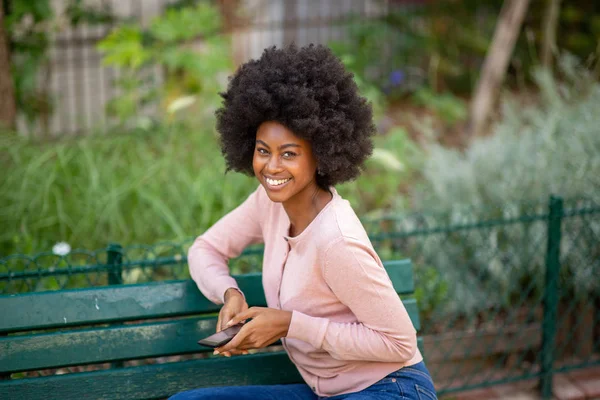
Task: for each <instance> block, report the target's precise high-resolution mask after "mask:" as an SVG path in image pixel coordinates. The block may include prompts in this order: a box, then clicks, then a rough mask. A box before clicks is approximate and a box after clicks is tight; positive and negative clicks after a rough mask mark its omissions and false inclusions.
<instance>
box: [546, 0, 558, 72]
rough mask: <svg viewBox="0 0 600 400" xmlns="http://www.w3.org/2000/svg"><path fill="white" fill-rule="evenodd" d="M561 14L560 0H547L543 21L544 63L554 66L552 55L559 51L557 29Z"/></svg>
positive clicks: (547, 65) (548, 66) (547, 66)
mask: <svg viewBox="0 0 600 400" xmlns="http://www.w3.org/2000/svg"><path fill="white" fill-rule="evenodd" d="M559 14H560V0H547V4H546V11H545V14H544V21H543V42H542V65H543V66H544V67H546V68H550V67H551V66H552V55H553V54H555V53H556V52H557V50H558V49H557V47H556V31H557V29H558V17H559Z"/></svg>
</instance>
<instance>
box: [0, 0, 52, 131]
mask: <svg viewBox="0 0 600 400" xmlns="http://www.w3.org/2000/svg"><path fill="white" fill-rule="evenodd" d="M10 6H11V7H10V10H9V11H10V13H8V14H7V15H6V18H5V23H6V29H7V31H8V33H9V35H10V42H11V43H10V45H11V52H12V54H11V63H12V69H11V73H12V76H13V80H14V85H15V94H16V101H17V109H18V110H19V111H20V112H21V113H23V115H24V116H25V118H26V120H27V122H28V123H29V124H33V123H34V122H35V121H36V118H37V117H38V116H39V115H48V114H49V113H50V112H51V101H50V95H49V93H48V92H47V91H46V90H43V89H42V87H41V85H40V82H39V74H40V69H41V68H42V67H44V66H45V65H46V64H47V62H48V54H47V50H48V46H49V43H50V42H49V40H48V33H49V31H50V21H51V20H52V18H53V17H54V13H53V11H52V7H51V6H50V2H49V0H40V1H26V0H15V1H12V2H10Z"/></svg>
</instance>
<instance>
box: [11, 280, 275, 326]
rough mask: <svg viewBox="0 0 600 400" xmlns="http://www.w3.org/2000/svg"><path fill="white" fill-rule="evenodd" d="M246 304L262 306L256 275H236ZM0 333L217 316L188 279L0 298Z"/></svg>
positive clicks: (260, 289)
mask: <svg viewBox="0 0 600 400" xmlns="http://www.w3.org/2000/svg"><path fill="white" fill-rule="evenodd" d="M236 279H237V281H238V284H239V286H240V288H241V289H242V290H243V291H244V294H245V296H246V299H247V300H248V303H252V304H254V305H261V306H266V300H265V296H264V293H263V291H262V280H261V279H262V277H261V274H248V275H241V276H237V277H236ZM0 304H2V307H3V309H5V310H10V311H9V312H6V313H5V314H4V315H3V317H2V319H0V332H16V331H26V330H34V329H51V328H61V327H71V326H80V325H89V324H94V323H106V322H119V321H128V320H141V319H149V318H160V317H173V316H179V315H190V314H200V313H211V312H218V311H219V309H220V306H218V305H215V304H213V303H212V302H210V301H209V300H208V299H206V298H205V297H204V296H203V295H202V294H201V293H200V291H199V290H198V287H197V286H196V284H195V283H194V282H193V281H191V280H186V281H177V282H153V283H146V284H137V285H118V286H104V287H96V288H86V289H74V290H63V291H55V292H54V291H53V292H40V293H28V294H21V295H9V296H0Z"/></svg>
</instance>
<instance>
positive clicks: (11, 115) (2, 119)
mask: <svg viewBox="0 0 600 400" xmlns="http://www.w3.org/2000/svg"><path fill="white" fill-rule="evenodd" d="M7 3H8V2H7ZM10 70H11V68H10V47H9V36H8V32H7V31H6V29H5V24H4V2H3V1H2V0H0V124H1V125H4V126H5V127H8V128H10V129H14V128H15V125H16V119H17V105H16V98H15V87H14V85H13V81H12V75H11V73H10Z"/></svg>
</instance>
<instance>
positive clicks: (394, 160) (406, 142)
mask: <svg viewBox="0 0 600 400" xmlns="http://www.w3.org/2000/svg"><path fill="white" fill-rule="evenodd" d="M374 145H375V149H374V151H373V155H372V156H371V158H369V159H368V160H367V163H366V168H365V171H364V172H363V174H362V175H361V176H360V177H359V178H358V179H357V180H355V181H352V182H348V183H345V184H343V185H340V187H339V188H338V191H339V193H340V194H341V195H342V196H343V197H345V198H346V199H348V200H349V201H350V203H351V204H352V205H353V206H354V208H355V209H356V210H357V211H358V212H359V215H360V216H364V217H375V216H378V215H381V214H382V213H384V212H385V211H386V210H389V209H391V208H394V207H399V206H401V205H403V201H404V200H405V197H404V196H403V195H402V192H403V191H404V188H405V187H406V185H407V183H408V182H409V181H410V180H411V179H413V178H414V175H415V173H416V171H417V170H418V169H419V168H420V165H421V163H422V161H423V154H422V152H421V150H420V149H419V148H418V147H417V146H416V145H415V143H414V142H413V141H412V140H411V139H410V138H409V137H408V134H407V133H406V131H405V130H404V129H402V128H396V129H392V130H391V131H390V132H388V133H387V134H386V135H381V136H377V137H376V138H375V140H374Z"/></svg>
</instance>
